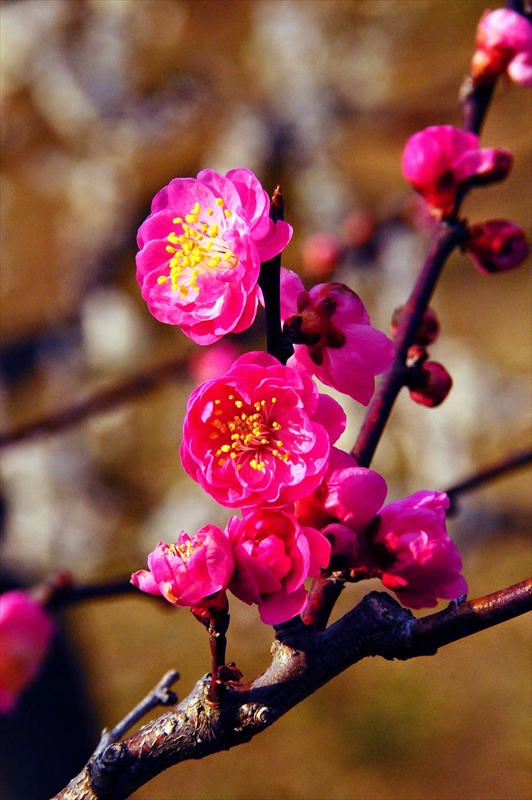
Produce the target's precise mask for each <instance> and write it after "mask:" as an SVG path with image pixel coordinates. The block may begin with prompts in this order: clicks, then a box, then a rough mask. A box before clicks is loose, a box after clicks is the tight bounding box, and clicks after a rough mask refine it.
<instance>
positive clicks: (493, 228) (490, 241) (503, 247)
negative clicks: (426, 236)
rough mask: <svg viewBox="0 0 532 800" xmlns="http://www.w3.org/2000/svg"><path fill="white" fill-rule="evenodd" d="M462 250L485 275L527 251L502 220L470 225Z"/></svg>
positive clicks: (517, 232) (516, 230)
mask: <svg viewBox="0 0 532 800" xmlns="http://www.w3.org/2000/svg"><path fill="white" fill-rule="evenodd" d="M501 10H502V9H501ZM465 249H466V250H467V252H468V253H469V255H470V256H471V260H472V261H473V264H474V265H475V267H476V268H477V269H478V270H479V271H480V272H483V273H484V274H488V273H491V272H506V271H507V270H509V269H514V267H518V266H519V265H520V264H522V263H523V261H524V260H525V259H526V258H527V256H528V253H529V248H528V244H527V241H526V237H525V234H524V232H523V230H522V228H520V227H519V225H515V224H514V223H513V222H508V221H507V220H505V219H490V220H489V221H488V222H484V223H482V224H479V225H471V227H470V228H469V239H468V240H467V242H466V244H465Z"/></svg>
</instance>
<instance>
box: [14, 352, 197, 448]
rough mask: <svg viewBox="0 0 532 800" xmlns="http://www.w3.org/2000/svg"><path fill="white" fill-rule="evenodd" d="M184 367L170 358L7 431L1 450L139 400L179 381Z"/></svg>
mask: <svg viewBox="0 0 532 800" xmlns="http://www.w3.org/2000/svg"><path fill="white" fill-rule="evenodd" d="M186 363H187V359H186V357H184V356H179V357H178V358H171V359H170V360H169V361H166V362H164V363H163V364H158V365H157V366H155V367H152V368H151V369H147V370H144V371H143V372H139V373H138V374H137V375H134V376H133V377H131V378H127V379H126V380H123V381H121V382H119V383H116V384H114V385H113V386H111V387H109V388H107V389H102V390H100V391H97V392H95V393H94V394H93V395H91V396H90V397H88V398H86V399H85V400H81V401H79V402H77V403H72V404H71V405H70V406H67V407H66V408H63V409H60V410H59V411H54V412H53V413H52V414H48V415H46V416H43V417H40V418H39V419H37V420H34V421H33V422H28V423H24V424H23V425H20V426H19V427H18V428H14V429H13V430H11V431H6V432H5V433H2V434H0V447H7V446H8V445H10V444H16V443H17V442H21V441H22V440H24V439H29V438H31V437H32V436H38V435H42V434H48V433H56V432H57V431H60V430H63V429H64V428H68V427H70V426H71V425H75V424H76V423H77V422H81V421H82V420H84V419H87V418H88V417H92V416H94V415H95V414H101V413H102V412H104V411H108V410H109V409H110V408H114V407H115V406H117V405H120V404H121V403H125V402H127V401H128V400H133V399H134V398H136V397H141V396H142V395H144V394H147V393H148V392H151V391H152V390H153V389H156V388H157V387H158V386H159V384H161V383H163V382H164V381H166V380H169V379H172V378H179V377H181V376H182V375H183V368H184V367H185V366H186Z"/></svg>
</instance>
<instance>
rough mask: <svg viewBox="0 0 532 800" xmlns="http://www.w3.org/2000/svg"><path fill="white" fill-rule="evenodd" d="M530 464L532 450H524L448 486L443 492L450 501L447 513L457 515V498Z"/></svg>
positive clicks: (531, 461)
mask: <svg viewBox="0 0 532 800" xmlns="http://www.w3.org/2000/svg"><path fill="white" fill-rule="evenodd" d="M530 463H532V450H525V451H524V452H520V453H516V454H514V455H513V456H509V457H508V456H507V457H506V458H503V459H502V460H501V461H498V462H497V463H496V464H492V466H491V467H486V468H485V469H482V470H480V471H479V472H476V473H475V474H474V475H471V476H470V477H469V478H466V479H465V480H463V481H460V483H455V484H454V485H453V486H450V487H449V488H448V489H446V492H445V493H446V494H447V495H448V497H449V499H450V501H451V506H450V508H449V511H448V513H449V514H456V513H457V511H458V503H457V498H458V497H459V496H460V495H462V494H464V493H465V492H470V491H471V490H472V489H476V488H478V487H479V486H483V485H484V484H486V483H489V482H490V481H492V480H494V479H495V478H499V477H501V476H502V475H507V474H508V473H509V472H513V470H516V469H519V468H520V467H525V466H526V465H527V464H530Z"/></svg>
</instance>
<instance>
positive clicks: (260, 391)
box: [181, 352, 345, 508]
mask: <svg viewBox="0 0 532 800" xmlns="http://www.w3.org/2000/svg"><path fill="white" fill-rule="evenodd" d="M344 427H345V414H344V412H343V410H342V408H341V407H340V405H339V404H338V403H337V402H336V401H335V400H332V398H330V397H327V396H325V395H320V394H319V393H318V390H317V388H316V386H315V384H314V382H313V381H312V379H311V378H310V377H309V376H308V375H305V374H303V373H301V372H299V371H297V370H295V369H292V368H291V367H288V366H283V365H281V364H280V363H279V361H277V359H275V358H274V357H273V356H271V355H268V354H267V353H261V352H252V353H247V354H246V355H243V356H241V357H240V358H238V359H237V360H236V361H235V363H234V364H233V366H232V367H231V369H230V370H229V371H228V372H227V373H226V375H224V376H223V377H221V378H215V379H213V380H210V381H206V382H205V383H203V384H201V386H198V388H197V389H195V390H194V392H192V394H191V396H190V399H189V401H188V405H187V410H186V414H185V421H184V426H183V441H182V444H181V459H182V462H183V466H184V468H185V470H186V471H187V473H188V474H189V475H190V476H191V477H192V478H194V480H196V481H197V482H198V483H199V484H200V486H202V488H203V489H205V491H206V492H207V493H208V494H210V495H211V496H212V497H214V499H215V500H217V501H218V502H219V503H220V504H221V505H223V506H227V507H229V508H250V507H253V506H257V505H262V504H269V505H275V506H285V505H287V504H288V503H291V502H293V501H294V500H297V499H298V498H301V497H304V496H305V495H307V494H309V493H310V492H313V491H314V489H315V488H316V487H317V486H318V485H319V483H320V481H321V479H322V477H323V475H324V474H325V470H326V469H327V463H328V459H329V451H330V445H331V443H333V442H335V441H336V439H337V438H338V437H339V436H340V434H341V433H342V431H343V430H344Z"/></svg>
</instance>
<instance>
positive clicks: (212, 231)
mask: <svg viewBox="0 0 532 800" xmlns="http://www.w3.org/2000/svg"><path fill="white" fill-rule="evenodd" d="M269 207H270V203H269V199H268V195H267V194H266V192H265V191H264V189H263V188H262V186H261V185H260V183H259V181H258V180H257V178H256V177H255V175H253V173H252V172H250V171H249V170H246V169H236V170H231V171H230V172H228V173H227V175H225V176H222V175H218V174H217V173H216V172H213V171H212V170H203V171H202V172H200V173H199V175H198V177H197V178H175V179H174V180H173V181H171V182H170V183H169V184H168V186H166V187H165V188H164V189H161V191H160V192H158V194H156V195H155V198H154V200H153V203H152V213H151V214H150V216H149V217H148V218H147V219H146V220H145V222H144V223H143V224H142V225H141V227H140V229H139V234H138V245H139V248H140V252H139V253H138V254H137V280H138V282H139V284H140V286H141V290H142V296H143V297H144V299H145V300H146V301H147V303H148V308H149V309H150V311H151V313H152V314H153V315H154V317H156V318H157V319H158V320H160V321H161V322H167V323H169V324H172V325H179V327H180V328H181V329H182V330H183V332H184V333H185V334H186V335H187V336H189V337H190V338H191V339H193V340H194V341H195V342H197V343H198V344H212V343H213V342H216V341H218V339H221V337H222V336H224V335H225V334H226V333H238V332H239V331H242V330H245V329H246V328H248V327H249V326H250V325H251V323H252V322H253V320H254V318H255V314H256V311H257V302H258V296H259V288H258V284H257V281H258V278H259V271H260V264H261V262H262V261H268V260H269V259H270V258H273V256H275V255H278V253H280V252H281V251H282V250H283V248H284V247H286V245H287V244H288V242H289V241H290V237H291V235H292V228H291V227H290V225H288V224H287V223H286V222H283V221H282V220H281V221H278V222H276V223H274V222H273V221H272V220H271V219H270V216H269Z"/></svg>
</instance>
